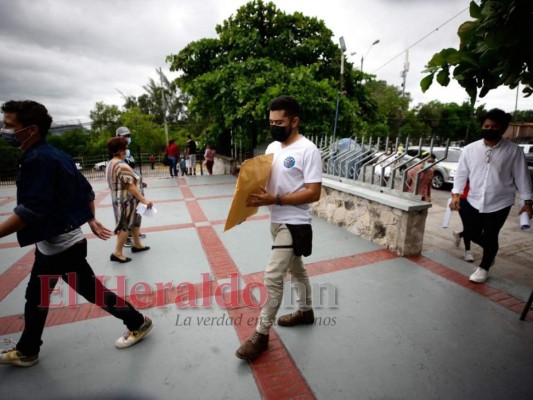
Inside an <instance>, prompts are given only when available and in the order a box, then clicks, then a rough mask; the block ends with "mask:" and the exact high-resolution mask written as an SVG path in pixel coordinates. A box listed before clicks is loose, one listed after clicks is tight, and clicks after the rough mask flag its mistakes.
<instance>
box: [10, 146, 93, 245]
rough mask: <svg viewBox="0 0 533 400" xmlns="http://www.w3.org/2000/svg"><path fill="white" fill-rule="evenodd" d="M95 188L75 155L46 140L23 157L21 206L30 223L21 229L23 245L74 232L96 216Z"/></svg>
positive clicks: (19, 236)
mask: <svg viewBox="0 0 533 400" xmlns="http://www.w3.org/2000/svg"><path fill="white" fill-rule="evenodd" d="M91 200H94V192H93V189H92V187H91V185H90V184H89V182H87V179H85V177H84V176H83V175H82V174H81V173H80V172H79V171H78V170H77V168H76V165H75V164H74V162H73V161H72V159H71V158H70V157H69V156H68V155H67V154H65V153H63V152H61V151H60V150H58V149H56V148H55V147H52V146H50V145H49V144H48V143H46V142H45V141H40V142H38V143H36V144H35V145H34V146H33V147H32V148H30V149H29V150H27V151H26V152H25V153H24V154H23V155H22V157H21V158H20V159H19V167H18V172H17V206H16V207H15V209H14V210H13V211H14V212H15V214H17V215H18V216H19V217H20V218H21V219H22V220H23V221H24V222H25V223H26V227H25V228H23V229H22V230H20V231H18V232H17V239H18V242H19V244H20V245H21V246H27V245H29V244H32V243H36V242H39V241H41V240H45V239H48V238H50V237H53V236H57V235H59V234H62V233H66V232H70V231H71V230H73V229H76V228H78V227H80V226H81V225H83V224H84V223H86V222H87V221H89V220H91V219H92V218H94V216H93V213H92V211H91V208H90V201H91Z"/></svg>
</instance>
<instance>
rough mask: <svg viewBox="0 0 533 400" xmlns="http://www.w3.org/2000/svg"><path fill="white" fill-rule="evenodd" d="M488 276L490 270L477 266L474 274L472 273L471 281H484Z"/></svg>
mask: <svg viewBox="0 0 533 400" xmlns="http://www.w3.org/2000/svg"><path fill="white" fill-rule="evenodd" d="M488 277H489V271H487V270H486V269H483V268H481V267H477V269H476V271H475V272H474V273H473V274H472V275H470V281H472V282H476V283H483V282H485V281H486V280H487V279H488Z"/></svg>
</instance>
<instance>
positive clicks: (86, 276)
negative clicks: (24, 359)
mask: <svg viewBox="0 0 533 400" xmlns="http://www.w3.org/2000/svg"><path fill="white" fill-rule="evenodd" d="M86 257H87V241H86V240H83V241H82V242H79V243H77V244H75V245H74V246H72V247H70V248H69V249H67V250H65V251H64V252H62V253H59V254H55V255H53V256H46V255H44V254H42V253H41V252H40V251H39V250H38V249H35V261H34V263H33V268H32V271H31V275H30V281H29V282H28V287H27V288H26V305H25V307H24V324H25V325H24V331H23V332H22V336H21V337H20V340H19V342H18V343H17V350H18V351H20V352H21V353H23V354H25V355H27V356H33V355H36V354H39V349H40V347H41V345H42V343H43V342H42V340H41V336H42V334H43V330H44V325H45V322H46V316H47V315H48V308H49V307H48V305H49V301H50V293H51V292H52V290H53V289H54V287H55V285H56V283H57V281H58V280H59V277H62V278H63V280H64V281H65V282H68V283H69V285H71V287H72V288H73V289H74V290H76V292H78V293H79V294H81V295H82V296H83V297H85V299H87V301H89V302H91V303H93V304H95V303H98V304H97V305H98V306H100V307H102V308H103V309H104V310H106V311H107V312H108V313H110V314H111V315H113V316H114V317H116V318H119V319H121V320H122V321H123V322H124V325H126V326H127V328H128V330H130V331H134V330H137V329H139V328H140V327H141V325H142V324H143V322H144V317H143V316H142V314H141V313H139V312H138V311H137V310H135V308H133V306H132V305H131V304H129V303H127V302H126V301H125V300H123V299H121V298H119V297H117V296H116V295H115V294H114V293H112V292H109V291H108V289H106V288H105V286H104V285H102V283H101V282H100V281H99V280H98V279H96V278H95V277H94V272H93V270H92V268H91V266H90V265H89V264H88V263H87V260H86V259H85V258H86ZM73 278H74V279H73ZM47 283H48V285H47ZM41 290H43V293H42V295H41ZM44 291H47V293H46V292H44ZM41 303H43V304H41Z"/></svg>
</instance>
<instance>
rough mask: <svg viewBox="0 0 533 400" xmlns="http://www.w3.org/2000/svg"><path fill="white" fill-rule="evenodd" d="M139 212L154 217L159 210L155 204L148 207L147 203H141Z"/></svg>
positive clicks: (144, 215)
mask: <svg viewBox="0 0 533 400" xmlns="http://www.w3.org/2000/svg"><path fill="white" fill-rule="evenodd" d="M137 214H140V215H142V216H143V217H148V218H152V217H154V216H155V215H156V214H157V210H156V209H155V207H154V206H152V208H147V207H146V205H145V204H142V203H139V205H138V206H137Z"/></svg>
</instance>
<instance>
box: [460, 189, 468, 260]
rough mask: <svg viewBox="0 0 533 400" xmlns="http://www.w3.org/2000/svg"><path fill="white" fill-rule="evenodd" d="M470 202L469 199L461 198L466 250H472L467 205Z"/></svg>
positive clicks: (462, 235) (463, 235) (462, 233)
mask: <svg viewBox="0 0 533 400" xmlns="http://www.w3.org/2000/svg"><path fill="white" fill-rule="evenodd" d="M467 204H468V201H466V199H461V201H460V208H459V216H460V217H461V222H462V223H463V231H462V232H461V237H462V238H463V242H464V243H465V250H466V251H470V241H471V239H470V236H471V234H470V227H469V226H468V215H467V213H468V210H467V207H466V205H467Z"/></svg>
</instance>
